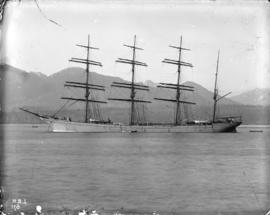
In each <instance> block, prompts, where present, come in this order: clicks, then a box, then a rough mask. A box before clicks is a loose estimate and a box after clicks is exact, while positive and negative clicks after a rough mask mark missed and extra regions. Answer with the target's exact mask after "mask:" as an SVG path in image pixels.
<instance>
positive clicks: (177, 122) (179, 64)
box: [155, 36, 195, 125]
mask: <svg viewBox="0 0 270 215" xmlns="http://www.w3.org/2000/svg"><path fill="white" fill-rule="evenodd" d="M169 47H171V48H174V49H177V50H178V60H172V59H167V58H165V59H164V60H163V61H162V62H163V63H168V64H173V65H176V66H177V83H176V84H171V83H159V85H158V86H157V87H160V88H168V89H174V90H175V91H176V95H175V99H165V98H155V99H156V100H161V101H168V102H174V103H176V113H175V120H174V123H175V125H180V124H181V112H180V103H184V104H195V103H194V102H189V101H183V100H180V94H181V91H182V90H184V91H194V89H193V88H194V87H193V86H187V85H182V84H180V82H181V67H182V66H186V67H193V65H192V64H191V63H187V62H184V61H181V54H182V51H189V50H190V49H187V48H183V47H182V36H181V37H180V45H179V46H171V45H170V46H169Z"/></svg>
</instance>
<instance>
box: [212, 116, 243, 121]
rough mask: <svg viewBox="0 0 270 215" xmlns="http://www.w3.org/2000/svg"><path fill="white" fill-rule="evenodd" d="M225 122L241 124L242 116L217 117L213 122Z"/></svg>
mask: <svg viewBox="0 0 270 215" xmlns="http://www.w3.org/2000/svg"><path fill="white" fill-rule="evenodd" d="M219 121H226V122H242V116H225V117H217V118H216V120H215V122H219Z"/></svg>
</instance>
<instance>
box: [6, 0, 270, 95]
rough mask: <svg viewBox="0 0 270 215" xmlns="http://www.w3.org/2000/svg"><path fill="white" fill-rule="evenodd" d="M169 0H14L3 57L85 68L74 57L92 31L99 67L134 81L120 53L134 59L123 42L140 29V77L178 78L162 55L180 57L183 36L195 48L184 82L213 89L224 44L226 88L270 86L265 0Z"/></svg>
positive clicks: (43, 67)
mask: <svg viewBox="0 0 270 215" xmlns="http://www.w3.org/2000/svg"><path fill="white" fill-rule="evenodd" d="M168 2H169V3H163V2H162V1H147V3H142V2H141V3H138V2H137V3H133V2H132V1H129V3H124V2H121V1H57V2H56V1H38V3H39V7H40V9H41V11H40V10H39V9H38V7H37V5H36V4H35V2H34V1H30V0H29V1H21V3H20V4H19V3H14V2H10V3H9V5H8V8H7V10H6V17H5V18H6V19H5V27H6V28H5V36H6V37H5V45H6V48H5V54H4V55H3V54H2V62H6V63H8V64H10V65H12V66H15V67H18V68H21V69H23V70H26V71H35V72H41V73H44V74H46V75H50V74H53V73H55V72H58V71H59V70H61V69H64V68H67V67H72V66H81V67H83V65H78V64H75V63H72V62H68V60H69V59H70V58H71V57H84V56H85V55H86V53H85V50H84V49H82V48H79V47H77V46H75V44H78V43H80V44H86V42H87V35H88V34H90V37H91V45H93V46H96V47H99V48H100V50H98V51H94V52H93V53H91V57H92V59H93V60H99V61H101V62H102V63H103V67H102V68H93V70H94V71H96V72H98V73H100V74H104V75H111V76H119V77H122V78H124V79H127V80H130V77H131V71H130V67H129V66H128V65H125V64H119V63H115V60H116V59H117V58H118V57H122V58H130V59H131V54H132V52H131V50H129V49H128V48H126V47H124V46H123V44H124V43H125V44H132V43H133V36H134V35H135V34H136V35H137V40H138V42H137V44H138V46H139V47H142V48H144V51H138V53H137V57H138V60H141V61H143V62H146V63H147V64H148V67H146V68H142V67H137V72H136V80H137V81H145V80H152V81H154V82H161V81H162V82H173V83H175V82H176V76H177V74H176V67H175V66H173V65H169V64H164V63H161V61H162V60H163V59H164V58H172V59H177V51H176V50H175V49H172V48H169V47H168V45H179V40H180V35H182V37H183V46H184V47H186V48H190V49H191V51H186V52H185V53H183V55H182V56H183V60H184V61H186V62H190V63H192V64H193V65H194V68H184V69H183V72H182V81H183V82H184V81H187V80H190V81H194V82H196V83H199V84H201V85H202V86H204V87H206V88H208V89H210V90H212V89H213V86H214V73H215V68H216V59H217V52H218V49H220V66H219V88H220V90H221V92H224V93H225V92H227V91H233V92H234V94H237V93H240V92H242V91H245V90H250V89H253V88H265V87H268V85H269V83H270V69H269V67H270V64H269V57H270V56H269V50H270V49H269V48H270V46H269V44H270V43H269V26H270V23H269V20H270V15H269V11H270V10H269V9H270V8H269V5H268V4H266V2H265V3H264V2H263V1H250V2H249V3H247V1H243V2H242V3H234V4H232V3H228V1H221V3H219V1H200V3H199V1H198V2H195V3H186V2H184V1H168ZM226 2H227V3H226ZM230 2H231V1H230ZM49 19H50V20H53V21H54V22H56V23H57V24H56V23H54V22H52V21H49ZM58 24H59V25H58ZM269 86H270V85H269Z"/></svg>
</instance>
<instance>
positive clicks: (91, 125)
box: [22, 36, 241, 133]
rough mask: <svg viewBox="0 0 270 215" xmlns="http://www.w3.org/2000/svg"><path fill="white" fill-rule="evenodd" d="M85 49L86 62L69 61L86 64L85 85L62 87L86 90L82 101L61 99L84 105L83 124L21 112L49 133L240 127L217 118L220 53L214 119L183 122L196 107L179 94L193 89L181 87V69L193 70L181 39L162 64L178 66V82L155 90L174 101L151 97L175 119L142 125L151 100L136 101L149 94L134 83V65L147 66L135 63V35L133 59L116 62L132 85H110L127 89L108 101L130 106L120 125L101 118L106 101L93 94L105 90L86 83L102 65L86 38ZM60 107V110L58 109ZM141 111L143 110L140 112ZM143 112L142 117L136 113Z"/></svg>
mask: <svg viewBox="0 0 270 215" xmlns="http://www.w3.org/2000/svg"><path fill="white" fill-rule="evenodd" d="M77 46H79V47H82V48H85V49H86V51H87V56H86V59H82V58H72V59H71V60H70V61H72V62H75V63H81V64H86V80H85V83H82V82H75V81H66V83H65V87H71V88H81V89H84V90H85V96H84V98H74V97H62V99H64V100H67V101H69V102H70V101H72V102H83V103H85V111H84V122H73V121H71V120H70V118H66V119H58V118H57V117H56V114H55V115H53V116H47V117H46V116H42V115H39V114H37V113H33V112H32V111H29V110H26V109H23V108H22V110H24V111H26V112H28V113H31V114H34V115H36V116H38V117H40V118H41V119H42V120H44V121H45V122H47V123H48V124H49V129H50V131H52V132H166V133H171V132H235V131H236V127H237V126H239V125H240V124H241V117H232V116H229V117H219V118H217V117H216V107H217V103H218V101H220V100H221V99H222V98H224V97H225V96H227V95H228V94H226V95H224V96H219V95H218V89H217V77H218V65H219V54H218V59H217V68H216V74H215V89H214V96H213V100H214V108H213V117H212V119H211V120H188V121H187V120H183V117H182V115H183V112H184V111H185V112H186V109H187V107H186V106H187V105H188V106H190V105H195V103H194V102H191V101H185V100H183V99H182V97H181V95H182V92H183V91H187V92H192V91H194V87H193V86H189V85H183V84H181V83H180V81H181V68H182V67H183V66H184V67H193V65H192V64H191V63H187V62H184V61H182V58H181V56H182V52H183V51H188V50H189V49H187V48H183V47H182V37H181V38H180V45H179V46H170V47H171V48H174V49H176V50H177V51H178V59H177V60H172V59H167V58H165V59H164V60H163V61H162V62H163V63H167V64H172V65H175V66H177V82H176V83H175V84H173V83H160V84H159V85H158V86H157V87H158V88H165V89H170V90H174V91H175V98H174V99H169V98H154V99H155V100H160V101H164V102H171V103H174V104H175V116H174V122H173V123H149V122H142V120H140V119H141V116H144V112H145V104H148V103H151V101H148V100H143V99H141V98H137V96H136V93H137V92H139V91H149V86H147V85H143V84H138V83H135V69H136V66H142V67H146V66H147V64H146V63H143V62H140V61H138V60H136V51H137V50H143V49H142V48H139V47H138V46H137V44H136V36H134V43H133V45H124V46H125V47H128V48H130V49H131V50H132V59H124V58H118V60H116V62H118V63H124V64H129V65H131V72H132V78H131V82H113V83H112V84H111V87H116V88H122V89H128V90H130V96H129V98H108V100H111V101H121V102H128V103H130V120H129V124H127V125H124V124H121V123H113V122H112V121H111V120H110V119H108V120H103V119H101V113H100V107H99V104H105V103H107V102H106V101H101V100H97V99H96V98H95V95H94V93H93V92H94V91H105V87H104V86H103V85H98V84H94V83H92V80H89V74H90V73H89V71H90V66H99V67H101V66H102V64H101V63H100V62H98V61H94V60H92V59H90V51H91V50H97V49H98V48H95V47H92V46H90V38H89V36H88V44H87V45H77ZM61 109H62V108H60V110H61ZM139 109H140V110H142V111H139ZM140 112H142V114H139V113H140Z"/></svg>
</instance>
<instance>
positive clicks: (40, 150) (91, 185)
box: [5, 125, 270, 212]
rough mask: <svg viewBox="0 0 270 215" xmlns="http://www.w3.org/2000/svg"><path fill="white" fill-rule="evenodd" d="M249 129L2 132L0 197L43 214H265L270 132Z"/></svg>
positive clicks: (12, 128) (23, 128)
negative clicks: (86, 210)
mask: <svg viewBox="0 0 270 215" xmlns="http://www.w3.org/2000/svg"><path fill="white" fill-rule="evenodd" d="M256 129H258V128H256ZM250 130H251V128H240V129H239V132H238V133H235V134H225V133H224V134H125V133H123V134H87V133H80V134H62V133H59V134H57V133H48V132H46V128H45V127H44V126H41V127H40V126H39V127H35V126H32V125H8V126H5V155H6V157H5V163H6V164H5V167H6V170H5V176H6V186H5V192H6V197H7V198H8V199H9V201H11V199H14V198H17V199H18V198H22V199H23V198H25V199H26V200H27V204H28V206H29V205H30V206H33V205H36V204H41V205H42V206H43V208H45V209H46V208H60V207H67V208H80V207H85V206H89V205H90V206H92V207H96V208H102V207H103V208H105V209H106V208H107V209H115V208H121V207H124V208H127V209H136V210H138V211H153V210H157V211H163V212H183V211H185V212H199V211H209V212H211V211H217V212H218V211H257V210H266V209H267V208H270V204H269V201H268V196H267V193H268V192H267V191H268V187H267V186H268V183H267V182H268V176H267V172H268V160H269V154H270V153H269V150H268V147H267V145H266V144H268V142H267V141H268V140H269V134H270V129H269V128H263V129H262V130H263V132H249V131H250Z"/></svg>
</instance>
